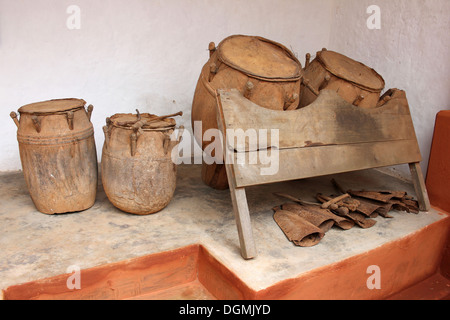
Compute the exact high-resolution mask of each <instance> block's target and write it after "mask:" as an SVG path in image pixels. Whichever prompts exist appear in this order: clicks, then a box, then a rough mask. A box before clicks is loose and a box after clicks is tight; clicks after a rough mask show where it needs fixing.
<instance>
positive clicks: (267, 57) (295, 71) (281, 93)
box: [191, 35, 303, 189]
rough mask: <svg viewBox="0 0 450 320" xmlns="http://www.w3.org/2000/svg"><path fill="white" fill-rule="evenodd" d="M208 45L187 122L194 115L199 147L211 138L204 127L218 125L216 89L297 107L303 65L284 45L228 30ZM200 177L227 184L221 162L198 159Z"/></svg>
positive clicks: (219, 185)
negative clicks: (228, 35)
mask: <svg viewBox="0 0 450 320" xmlns="http://www.w3.org/2000/svg"><path fill="white" fill-rule="evenodd" d="M213 47H214V48H213V49H211V48H210V52H211V55H210V59H209V60H208V62H207V63H206V64H205V65H204V66H203V68H202V70H201V74H200V77H199V80H198V82H197V87H196V90H195V94H194V99H193V103H192V118H191V120H192V127H193V128H194V127H195V125H194V123H195V122H196V121H200V122H201V124H202V130H201V131H198V132H197V131H196V132H194V134H195V140H196V141H197V143H198V144H199V145H200V146H201V147H202V149H203V150H204V149H205V148H206V147H207V146H208V145H209V144H210V143H212V142H213V141H203V139H202V137H203V135H204V133H205V132H206V131H207V130H209V129H217V118H216V90H217V89H238V90H240V91H241V93H242V94H243V95H244V96H245V97H246V98H248V99H249V100H251V101H252V102H254V103H256V104H258V105H259V106H261V107H263V108H268V109H273V110H294V109H297V107H298V105H299V95H300V85H301V77H302V72H303V69H302V66H301V63H300V62H299V61H298V60H297V58H296V57H295V56H294V55H293V53H292V52H290V50H288V49H287V48H286V47H284V46H283V45H281V44H279V43H276V42H274V41H271V40H268V39H264V38H261V37H254V36H243V35H234V36H230V37H228V38H226V39H224V40H223V41H222V42H221V43H220V44H219V46H218V47H217V48H215V46H213ZM197 127H198V126H197ZM212 156H214V154H212ZM202 180H203V181H204V182H205V183H206V184H207V185H209V186H210V187H213V188H215V189H226V188H228V181H227V177H226V172H225V167H224V166H223V165H221V164H213V165H206V164H203V168H202Z"/></svg>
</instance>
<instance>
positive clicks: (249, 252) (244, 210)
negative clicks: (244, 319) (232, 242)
mask: <svg viewBox="0 0 450 320" xmlns="http://www.w3.org/2000/svg"><path fill="white" fill-rule="evenodd" d="M217 125H218V128H219V130H220V131H221V132H222V133H223V136H224V139H223V141H222V144H223V146H224V148H225V145H226V130H225V122H224V117H223V109H222V105H221V101H220V99H219V98H218V97H217ZM224 150H227V149H226V148H225V149H224ZM224 156H225V168H226V172H227V178H228V184H229V187H230V194H231V201H232V203H233V212H234V217H235V220H236V226H237V230H238V235H239V244H240V248H241V255H242V257H243V258H244V259H246V260H250V259H253V258H255V257H256V256H257V251H256V244H255V240H254V238H253V228H252V224H251V220H250V211H249V209H248V203H247V195H246V192H245V189H244V188H239V187H237V186H236V176H235V171H234V168H235V167H234V166H233V165H232V164H231V162H232V161H233V160H232V158H233V153H232V152H230V151H229V150H228V151H225V152H224Z"/></svg>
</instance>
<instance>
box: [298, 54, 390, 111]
mask: <svg viewBox="0 0 450 320" xmlns="http://www.w3.org/2000/svg"><path fill="white" fill-rule="evenodd" d="M309 59H310V55H309V54H308V55H307V57H306V64H305V71H304V72H305V73H304V79H303V81H302V93H301V98H300V107H305V106H307V105H309V104H311V103H312V102H313V101H314V100H316V98H317V96H318V95H319V92H320V91H321V90H323V89H329V90H334V91H336V92H337V93H338V94H339V95H340V96H341V97H342V98H343V99H344V100H345V101H347V102H349V103H352V104H353V105H355V106H359V107H361V108H375V107H376V106H377V103H378V101H379V99H380V94H381V92H382V91H383V89H384V87H385V82H384V79H383V78H382V77H381V76H380V75H379V74H378V73H377V72H376V71H375V70H373V69H371V68H369V67H367V66H365V65H364V64H362V63H360V62H358V61H355V60H352V59H350V58H348V57H346V56H344V55H342V54H340V53H337V52H333V51H328V50H326V49H323V50H322V51H319V52H318V53H317V56H316V58H315V59H314V60H313V61H312V62H311V63H309Z"/></svg>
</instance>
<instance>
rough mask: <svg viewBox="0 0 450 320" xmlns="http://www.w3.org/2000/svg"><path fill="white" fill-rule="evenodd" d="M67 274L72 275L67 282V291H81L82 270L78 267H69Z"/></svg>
mask: <svg viewBox="0 0 450 320" xmlns="http://www.w3.org/2000/svg"><path fill="white" fill-rule="evenodd" d="M66 272H67V273H68V274H71V275H70V276H69V277H68V278H67V281H66V285H67V289H69V290H81V268H80V267H79V266H76V265H73V266H69V267H68V268H67V270H66Z"/></svg>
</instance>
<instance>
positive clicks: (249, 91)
mask: <svg viewBox="0 0 450 320" xmlns="http://www.w3.org/2000/svg"><path fill="white" fill-rule="evenodd" d="M254 87H255V86H254V84H253V82H251V81H248V82H247V83H246V85H245V89H244V90H245V91H244V97H245V98H247V99H249V98H250V96H251V95H252V91H253V88H254Z"/></svg>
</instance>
